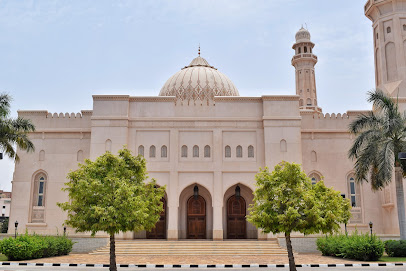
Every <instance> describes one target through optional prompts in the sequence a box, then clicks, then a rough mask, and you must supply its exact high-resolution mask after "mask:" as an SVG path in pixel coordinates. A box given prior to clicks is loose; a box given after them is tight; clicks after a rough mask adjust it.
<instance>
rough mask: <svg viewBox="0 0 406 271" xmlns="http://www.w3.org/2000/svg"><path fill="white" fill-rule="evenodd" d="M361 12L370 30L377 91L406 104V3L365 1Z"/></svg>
mask: <svg viewBox="0 0 406 271" xmlns="http://www.w3.org/2000/svg"><path fill="white" fill-rule="evenodd" d="M364 11H365V16H367V17H368V18H369V19H370V20H371V21H372V27H373V35H374V36H373V40H374V55H375V85H376V88H379V89H382V90H384V91H386V92H387V93H388V94H390V95H391V96H392V97H399V98H400V99H399V101H400V103H402V104H406V0H368V1H367V3H366V4H365V7H364ZM402 108H405V106H402Z"/></svg>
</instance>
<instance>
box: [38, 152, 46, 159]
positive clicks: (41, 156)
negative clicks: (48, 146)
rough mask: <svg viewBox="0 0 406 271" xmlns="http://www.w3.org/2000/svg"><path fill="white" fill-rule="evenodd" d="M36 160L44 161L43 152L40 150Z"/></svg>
mask: <svg viewBox="0 0 406 271" xmlns="http://www.w3.org/2000/svg"><path fill="white" fill-rule="evenodd" d="M38 160H39V161H44V160H45V151H44V150H41V151H40V152H39V157H38Z"/></svg>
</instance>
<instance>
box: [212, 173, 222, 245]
mask: <svg viewBox="0 0 406 271" xmlns="http://www.w3.org/2000/svg"><path fill="white" fill-rule="evenodd" d="M213 181H214V185H213V187H214V189H213V240H223V189H222V186H223V185H222V183H223V182H222V173H221V172H219V171H216V172H214V178H213Z"/></svg>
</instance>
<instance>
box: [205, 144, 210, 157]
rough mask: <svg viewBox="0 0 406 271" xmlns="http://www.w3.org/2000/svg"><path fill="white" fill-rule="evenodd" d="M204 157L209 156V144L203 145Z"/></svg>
mask: <svg viewBox="0 0 406 271" xmlns="http://www.w3.org/2000/svg"><path fill="white" fill-rule="evenodd" d="M204 157H206V158H208V157H210V146H209V145H206V146H205V147H204Z"/></svg>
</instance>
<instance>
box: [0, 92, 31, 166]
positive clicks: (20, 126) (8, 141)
mask: <svg viewBox="0 0 406 271" xmlns="http://www.w3.org/2000/svg"><path fill="white" fill-rule="evenodd" d="M10 102H11V97H10V96H9V95H8V94H0V152H4V153H5V154H6V155H7V156H8V157H10V158H14V159H15V161H17V162H18V161H19V160H20V157H19V156H18V155H17V152H16V151H15V149H14V146H15V145H16V146H17V147H18V148H20V149H21V150H24V151H27V152H30V151H34V150H35V148H34V144H33V143H32V142H31V140H30V139H29V138H28V133H29V132H33V131H35V127H34V125H33V124H32V123H31V120H28V119H24V118H21V117H18V118H16V119H13V118H10V116H9V115H10Z"/></svg>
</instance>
